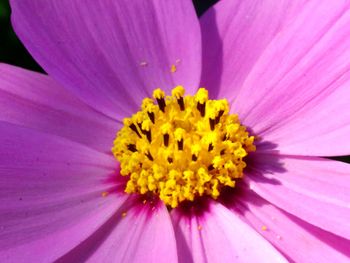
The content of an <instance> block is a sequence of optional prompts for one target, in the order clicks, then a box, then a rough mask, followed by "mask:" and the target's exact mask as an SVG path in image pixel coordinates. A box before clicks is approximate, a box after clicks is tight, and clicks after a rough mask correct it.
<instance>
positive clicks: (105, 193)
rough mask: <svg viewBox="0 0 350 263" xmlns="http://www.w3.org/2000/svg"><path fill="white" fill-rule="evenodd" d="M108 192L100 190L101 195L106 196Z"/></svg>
mask: <svg viewBox="0 0 350 263" xmlns="http://www.w3.org/2000/svg"><path fill="white" fill-rule="evenodd" d="M108 194H109V193H108V192H107V191H105V192H102V193H101V196H102V197H106V196H107V195H108Z"/></svg>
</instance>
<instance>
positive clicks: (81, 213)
mask: <svg viewBox="0 0 350 263" xmlns="http://www.w3.org/2000/svg"><path fill="white" fill-rule="evenodd" d="M0 134H1V137H0V145H1V151H0V261H1V262H9V261H10V262H52V261H54V260H55V259H57V258H58V257H60V256H62V255H63V254H64V253H66V252H67V251H69V250H70V249H71V248H72V247H74V246H76V245H77V244H79V243H80V242H82V241H83V240H84V239H85V238H87V237H88V236H89V235H90V234H91V233H93V232H94V231H95V230H96V229H97V228H98V227H99V226H100V225H101V224H102V223H104V222H105V221H106V220H107V218H108V217H109V216H110V215H111V214H112V213H113V212H114V211H116V210H117V208H118V207H119V206H120V205H121V203H122V202H123V201H124V199H125V197H124V196H120V195H119V194H118V191H120V190H119V188H120V187H121V185H120V182H118V181H116V180H111V179H110V178H111V177H112V178H116V175H115V170H116V168H117V167H116V163H115V161H114V160H113V157H111V156H110V155H106V154H102V153H100V152H98V151H95V150H92V149H90V148H88V147H85V146H83V145H81V144H77V143H73V142H70V141H68V140H65V139H63V138H61V137H56V136H52V135H48V134H45V133H40V132H37V131H34V130H30V129H27V128H23V127H20V126H16V125H12V124H8V123H4V122H0ZM106 191H108V192H109V195H108V196H106V197H105V198H104V197H103V196H102V193H103V192H106Z"/></svg>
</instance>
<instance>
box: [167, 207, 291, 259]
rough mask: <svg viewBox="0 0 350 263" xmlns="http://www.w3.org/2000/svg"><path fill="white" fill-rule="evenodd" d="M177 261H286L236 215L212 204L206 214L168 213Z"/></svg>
mask: <svg viewBox="0 0 350 263" xmlns="http://www.w3.org/2000/svg"><path fill="white" fill-rule="evenodd" d="M172 217H173V224H174V228H175V235H176V238H177V246H178V253H179V255H178V256H179V261H180V262H213V263H214V262H247V263H251V262H286V260H285V259H284V257H283V256H282V255H281V254H280V253H279V252H278V251H277V250H276V249H275V248H274V247H273V246H272V245H270V243H269V242H268V241H266V240H264V238H263V237H262V236H261V235H260V234H259V233H258V232H256V231H255V230H254V229H252V228H251V227H250V226H249V225H248V224H247V223H246V222H244V220H243V219H242V218H241V217H240V216H239V214H237V213H232V212H230V211H229V210H228V209H226V208H225V207H224V206H222V205H221V204H219V203H214V202H212V203H211V204H210V207H209V212H206V213H205V214H202V215H195V214H193V215H191V216H189V215H187V214H186V215H184V214H182V211H181V210H177V209H176V210H174V212H173V213H172Z"/></svg>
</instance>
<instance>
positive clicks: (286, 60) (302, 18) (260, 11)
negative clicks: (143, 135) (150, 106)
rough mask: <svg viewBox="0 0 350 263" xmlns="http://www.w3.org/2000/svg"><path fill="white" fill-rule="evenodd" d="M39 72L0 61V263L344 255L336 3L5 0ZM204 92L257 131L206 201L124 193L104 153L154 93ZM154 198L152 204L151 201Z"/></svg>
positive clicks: (345, 105) (348, 125)
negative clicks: (251, 147)
mask: <svg viewBox="0 0 350 263" xmlns="http://www.w3.org/2000/svg"><path fill="white" fill-rule="evenodd" d="M11 3H12V12H13V13H12V18H13V24H14V27H15V29H16V32H17V34H18V36H19V37H20V38H21V40H22V41H23V43H24V45H25V46H26V47H27V49H28V50H29V52H30V53H31V54H32V55H33V57H34V58H35V59H36V60H37V61H38V62H39V63H40V65H41V66H42V67H43V68H44V70H45V71H46V72H47V73H48V74H49V76H46V75H42V74H38V73H34V72H29V71H27V70H23V69H19V68H16V67H13V66H9V65H4V64H1V65H0V134H1V136H0V145H1V150H0V175H1V177H0V201H1V202H0V262H52V261H55V260H57V262H81V261H89V262H285V261H292V262H293V261H294V262H348V261H349V256H350V250H349V247H350V241H349V239H350V227H349V222H350V210H349V208H350V183H349V182H350V181H349V180H350V167H349V165H348V164H344V163H340V162H337V161H333V160H328V159H325V158H322V157H323V156H339V155H347V154H350V142H349V134H350V111H349V101H350V87H349V86H350V48H349V47H350V37H349V36H350V26H349V25H350V8H349V3H348V2H345V3H343V2H342V1H333V2H329V1H319V0H314V1H308V2H305V3H304V2H303V1H272V0H271V1H253V0H246V1H230V0H223V1H221V2H220V3H219V4H217V5H216V6H214V7H213V8H212V9H210V10H209V11H208V12H207V13H206V14H205V15H204V16H203V17H201V18H200V19H199V21H198V19H197V17H196V15H195V11H194V9H193V7H192V4H191V2H190V1H185V0H177V1H156V0H148V1H126V0H118V1H112V0H88V1H80V0H60V1H49V0H17V1H16V0H12V1H11ZM176 85H183V86H184V87H185V88H186V91H187V93H189V94H194V93H195V91H196V90H197V88H198V87H202V86H204V87H206V88H208V89H209V94H210V95H211V97H212V98H218V99H220V98H227V100H228V101H229V102H230V104H231V110H232V111H233V112H235V113H237V114H238V115H239V118H240V120H241V123H242V124H244V125H245V126H247V127H249V129H250V131H251V132H252V134H253V135H255V136H256V137H257V139H256V147H257V150H256V152H254V153H251V154H249V156H248V159H247V163H248V167H247V168H246V169H245V170H244V171H245V177H244V178H243V180H242V181H239V182H237V185H236V187H235V188H234V189H233V190H230V191H228V193H222V195H221V198H219V199H218V200H213V199H209V198H208V199H204V200H201V201H196V202H194V203H193V204H190V205H189V206H187V207H185V206H179V207H177V208H175V209H172V210H169V211H168V210H167V208H166V206H165V205H164V204H163V203H162V202H161V201H159V200H158V199H157V198H156V197H151V198H149V199H147V200H146V201H147V202H145V203H144V202H143V201H142V200H143V199H142V198H140V195H138V194H136V195H135V194H134V195H129V194H126V193H124V188H125V183H126V182H125V177H121V176H120V175H119V174H118V172H119V169H118V164H117V161H116V160H115V158H114V157H113V155H112V154H111V151H110V149H111V147H112V145H113V140H114V138H115V133H116V131H117V130H119V129H120V128H121V127H122V120H123V118H124V117H128V116H130V115H131V114H133V113H135V112H136V111H137V110H138V108H139V105H140V103H141V101H142V99H143V98H145V97H149V96H151V95H152V94H151V92H152V90H153V89H154V88H156V87H161V88H162V89H164V90H165V91H166V93H168V94H169V93H170V90H171V89H172V88H174V87H175V86H176ZM152 200H153V201H152Z"/></svg>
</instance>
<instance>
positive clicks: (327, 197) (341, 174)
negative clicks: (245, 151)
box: [246, 155, 350, 239]
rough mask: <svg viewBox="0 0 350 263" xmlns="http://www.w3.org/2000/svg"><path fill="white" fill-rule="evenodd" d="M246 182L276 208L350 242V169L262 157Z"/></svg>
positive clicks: (315, 160)
mask: <svg viewBox="0 0 350 263" xmlns="http://www.w3.org/2000/svg"><path fill="white" fill-rule="evenodd" d="M254 166H255V169H256V171H252V172H251V174H250V175H249V177H247V178H246V180H247V181H248V182H249V185H250V188H251V189H252V190H253V191H255V192H256V193H258V194H259V195H260V196H261V197H263V198H264V199H266V200H267V201H269V202H271V203H272V204H274V205H276V206H278V207H280V208H282V209H283V210H285V211H287V212H288V213H291V214H293V215H295V216H297V217H299V218H301V219H303V220H304V221H306V222H309V223H310V224H313V225H315V226H318V227H320V228H322V229H324V230H326V231H329V232H332V233H334V234H336V235H338V236H340V237H344V238H347V239H350V228H349V221H350V209H349V208H350V206H349V204H350V183H349V182H350V165H349V164H346V163H341V162H337V161H332V160H328V159H321V158H312V157H310V158H298V157H283V156H280V157H278V156H273V155H266V156H264V155H261V156H259V158H255V164H254Z"/></svg>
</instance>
